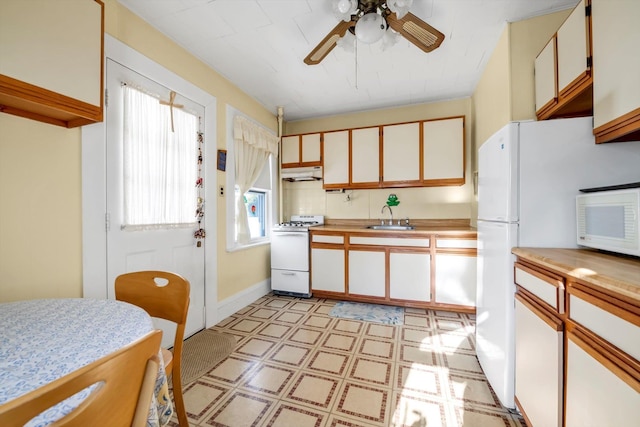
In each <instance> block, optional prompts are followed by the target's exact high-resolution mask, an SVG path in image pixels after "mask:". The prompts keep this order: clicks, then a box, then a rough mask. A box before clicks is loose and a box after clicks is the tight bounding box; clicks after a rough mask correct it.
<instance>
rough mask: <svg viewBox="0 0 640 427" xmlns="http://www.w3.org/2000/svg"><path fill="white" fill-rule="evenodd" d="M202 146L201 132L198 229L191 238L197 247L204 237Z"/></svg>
mask: <svg viewBox="0 0 640 427" xmlns="http://www.w3.org/2000/svg"><path fill="white" fill-rule="evenodd" d="M203 144H204V136H203V133H202V132H198V177H197V179H196V187H197V188H198V199H197V205H196V220H197V221H198V229H197V230H196V231H195V233H193V237H194V238H195V239H196V241H197V242H198V243H197V245H198V247H200V246H202V242H201V240H202V239H204V238H205V237H206V233H205V231H204V228H202V219H203V218H204V198H203V197H202V187H203V184H204V181H203V179H202V162H203V157H202V146H203Z"/></svg>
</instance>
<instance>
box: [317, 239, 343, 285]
mask: <svg viewBox="0 0 640 427" xmlns="http://www.w3.org/2000/svg"><path fill="white" fill-rule="evenodd" d="M344 278H345V265H344V249H322V248H312V249H311V290H312V291H329V292H339V293H344V292H345V283H344Z"/></svg>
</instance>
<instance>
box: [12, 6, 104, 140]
mask: <svg viewBox="0 0 640 427" xmlns="http://www.w3.org/2000/svg"><path fill="white" fill-rule="evenodd" d="M103 34H104V4H103V3H102V2H101V1H99V0H77V1H73V2H69V1H67V2H53V1H50V0H29V1H23V0H2V1H1V2H0V52H2V54H1V55H0V111H2V112H5V113H8V114H14V115H17V116H21V117H25V118H28V119H33V120H38V121H41V122H45V123H50V124H54V125H58V126H64V127H69V128H71V127H76V126H82V125H85V124H89V123H95V122H100V121H102V114H103V101H102V100H103V78H102V77H103Z"/></svg>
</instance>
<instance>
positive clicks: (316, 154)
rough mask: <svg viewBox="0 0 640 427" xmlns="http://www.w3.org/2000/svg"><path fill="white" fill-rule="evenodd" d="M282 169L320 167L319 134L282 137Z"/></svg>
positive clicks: (320, 142)
mask: <svg viewBox="0 0 640 427" xmlns="http://www.w3.org/2000/svg"><path fill="white" fill-rule="evenodd" d="M281 144H282V167H285V168H291V167H300V166H320V165H321V164H322V162H321V153H322V138H321V135H320V133H310V134H305V135H289V136H283V137H282V142H281Z"/></svg>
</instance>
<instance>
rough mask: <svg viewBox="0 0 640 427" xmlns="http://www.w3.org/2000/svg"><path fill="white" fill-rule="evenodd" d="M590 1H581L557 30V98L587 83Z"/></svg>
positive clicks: (573, 92) (588, 72)
mask: <svg viewBox="0 0 640 427" xmlns="http://www.w3.org/2000/svg"><path fill="white" fill-rule="evenodd" d="M589 2H590V0H581V1H580V3H578V5H577V6H576V8H575V9H574V10H573V12H571V14H570V15H569V16H568V17H567V19H566V20H565V21H564V23H563V24H562V26H561V27H560V28H559V29H558V32H557V36H556V37H557V49H558V101H559V102H562V101H563V100H564V98H568V97H573V96H576V95H575V93H576V92H581V91H583V90H585V88H586V86H587V85H590V84H591V40H590V37H591V36H590V29H589V27H590V20H589V15H590V12H588V11H589V10H590V9H587V6H588V3H589Z"/></svg>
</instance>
